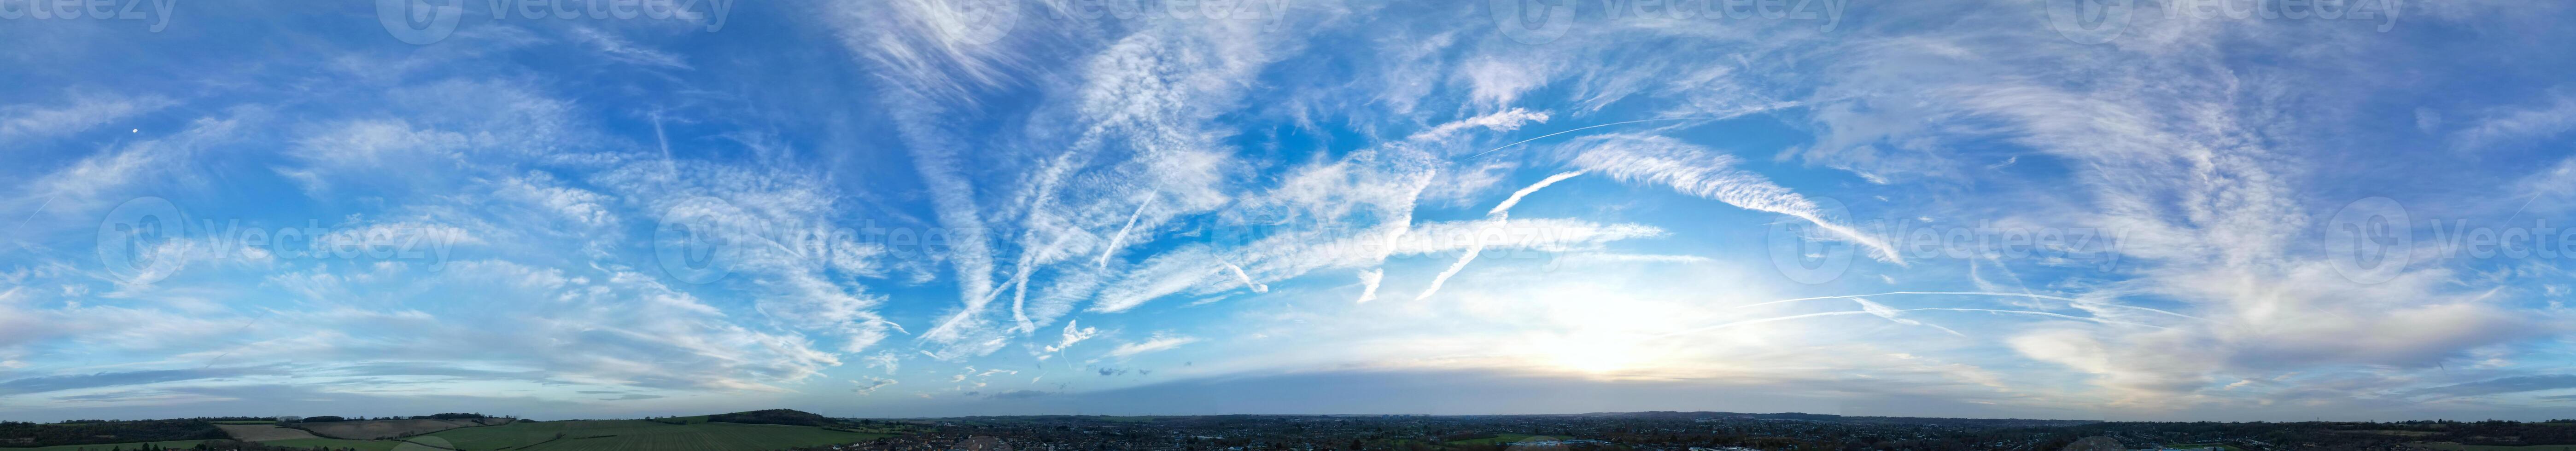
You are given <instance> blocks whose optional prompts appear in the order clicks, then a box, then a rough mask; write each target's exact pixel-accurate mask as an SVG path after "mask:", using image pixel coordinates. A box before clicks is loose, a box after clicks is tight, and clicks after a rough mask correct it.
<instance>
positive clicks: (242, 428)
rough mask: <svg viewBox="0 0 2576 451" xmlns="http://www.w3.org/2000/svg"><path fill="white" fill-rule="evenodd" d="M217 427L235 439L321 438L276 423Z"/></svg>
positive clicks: (258, 440) (218, 425) (261, 440)
mask: <svg viewBox="0 0 2576 451" xmlns="http://www.w3.org/2000/svg"><path fill="white" fill-rule="evenodd" d="M215 427H217V428H222V429H223V430H224V434H225V435H231V436H233V439H234V440H240V441H245V442H268V441H277V440H294V439H299V438H319V437H315V436H314V435H313V432H312V431H306V430H303V429H291V428H282V427H277V425H275V424H217V425H215Z"/></svg>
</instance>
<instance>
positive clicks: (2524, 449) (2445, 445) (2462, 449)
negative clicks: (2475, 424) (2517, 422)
mask: <svg viewBox="0 0 2576 451" xmlns="http://www.w3.org/2000/svg"><path fill="white" fill-rule="evenodd" d="M2413 445H2415V446H2421V447H2425V448H2432V449H2439V450H2449V451H2576V445H2530V446H2497V445H2462V444H2458V443H2450V442H2439V443H2414V444H2413Z"/></svg>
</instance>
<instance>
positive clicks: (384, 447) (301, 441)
mask: <svg viewBox="0 0 2576 451" xmlns="http://www.w3.org/2000/svg"><path fill="white" fill-rule="evenodd" d="M259 443H260V444H262V445H269V446H293V447H301V448H331V449H340V448H349V449H355V450H358V451H392V450H393V449H394V447H396V446H402V442H397V441H392V440H348V439H336V438H322V437H314V438H298V439H286V440H272V441H265V442H259ZM408 449H428V448H420V447H412V448H408Z"/></svg>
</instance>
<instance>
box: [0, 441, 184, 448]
mask: <svg viewBox="0 0 2576 451" xmlns="http://www.w3.org/2000/svg"><path fill="white" fill-rule="evenodd" d="M211 441H213V440H174V441H167V442H148V443H150V444H151V445H152V446H156V447H161V448H188V447H193V446H197V444H198V443H205V442H211ZM143 445H144V443H111V444H105V445H63V446H47V447H43V448H5V449H8V450H9V451H111V450H130V449H137V448H141V447H142V446H143Z"/></svg>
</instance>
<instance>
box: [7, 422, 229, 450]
mask: <svg viewBox="0 0 2576 451" xmlns="http://www.w3.org/2000/svg"><path fill="white" fill-rule="evenodd" d="M224 437H225V435H224V430H223V429H220V428H216V427H215V424H214V423H208V422H204V421H198V420H148V421H85V422H67V423H61V424H36V423H0V443H7V444H9V445H10V446H55V445H96V444H105V443H132V442H160V441H171V440H209V439H219V438H224Z"/></svg>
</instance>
